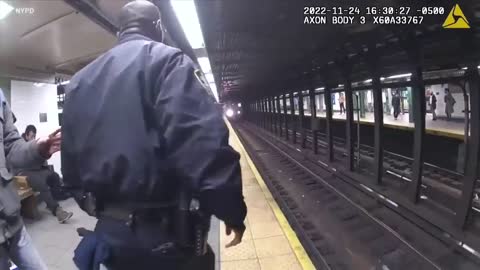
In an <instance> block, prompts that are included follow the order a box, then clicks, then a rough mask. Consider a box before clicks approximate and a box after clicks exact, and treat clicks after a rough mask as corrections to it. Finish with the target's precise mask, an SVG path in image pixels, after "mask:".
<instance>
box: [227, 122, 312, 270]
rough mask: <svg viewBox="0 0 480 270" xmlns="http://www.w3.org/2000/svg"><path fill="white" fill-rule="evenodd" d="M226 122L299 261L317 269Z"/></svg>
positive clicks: (309, 267) (310, 269)
mask: <svg viewBox="0 0 480 270" xmlns="http://www.w3.org/2000/svg"><path fill="white" fill-rule="evenodd" d="M225 122H226V123H227V126H228V128H229V129H230V134H231V135H233V137H234V138H235V140H237V142H238V145H239V146H240V148H241V151H242V154H243V155H244V156H245V158H246V159H247V163H248V166H249V167H250V169H251V170H252V172H253V175H254V176H255V179H256V180H257V182H258V185H259V186H260V188H261V189H262V192H263V194H264V195H265V198H266V199H267V201H268V204H269V205H270V208H271V209H272V211H273V213H274V214H275V217H276V218H277V221H278V223H279V224H280V227H281V228H282V231H283V233H284V234H285V236H286V237H287V239H288V242H289V243H290V246H291V247H292V249H293V252H294V253H295V256H296V257H297V260H298V262H299V263H300V265H301V266H302V269H304V270H315V266H314V265H313V263H312V261H311V260H310V257H309V256H308V254H307V252H306V251H305V249H304V248H303V245H302V244H301V243H300V240H299V239H298V237H297V234H296V233H295V232H294V231H293V229H292V227H291V226H290V224H289V223H288V220H287V218H286V217H285V215H284V214H283V212H282V210H281V209H280V207H279V206H278V204H277V202H276V201H275V199H273V196H272V194H271V193H270V190H269V189H268V187H267V185H266V184H265V181H264V180H263V178H262V176H261V175H260V173H259V172H258V170H257V167H256V166H255V164H254V163H253V161H252V159H251V158H250V156H249V154H248V153H247V151H246V150H245V147H244V146H243V144H242V142H241V141H240V139H239V138H238V135H237V133H236V132H235V130H234V129H233V128H232V126H231V124H230V123H229V122H228V121H225Z"/></svg>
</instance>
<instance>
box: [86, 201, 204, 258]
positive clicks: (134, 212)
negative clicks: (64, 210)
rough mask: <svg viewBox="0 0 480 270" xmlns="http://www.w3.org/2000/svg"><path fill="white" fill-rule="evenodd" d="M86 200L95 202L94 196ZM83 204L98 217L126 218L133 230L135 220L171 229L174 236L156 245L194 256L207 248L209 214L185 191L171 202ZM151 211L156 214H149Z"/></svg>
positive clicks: (163, 228)
mask: <svg viewBox="0 0 480 270" xmlns="http://www.w3.org/2000/svg"><path fill="white" fill-rule="evenodd" d="M89 200H90V201H93V202H96V200H95V199H93V198H92V199H89ZM86 201H87V200H85V202H86ZM85 208H90V210H89V211H91V212H92V213H95V214H96V216H97V218H99V219H101V218H103V217H108V218H112V219H115V220H119V221H122V222H125V225H127V226H128V227H130V228H131V229H132V230H135V229H136V225H137V223H138V222H156V223H157V222H158V224H159V228H158V229H159V231H160V230H162V231H163V232H165V231H170V232H169V234H170V235H174V236H175V237H174V241H173V243H171V244H168V245H165V246H163V245H162V246H161V247H157V248H155V249H169V248H178V249H179V250H182V251H183V252H185V253H187V254H193V255H194V256H203V255H205V254H206V252H207V251H208V249H207V240H208V239H207V238H208V231H209V229H210V216H206V215H204V214H203V212H202V211H201V209H200V203H199V201H198V200H196V199H193V198H192V197H191V196H189V195H188V193H187V192H180V193H179V196H178V201H175V202H171V203H121V204H118V203H107V202H102V206H101V208H98V207H92V205H90V206H88V204H85ZM152 212H153V213H156V215H151V213H152ZM156 251H157V250H156Z"/></svg>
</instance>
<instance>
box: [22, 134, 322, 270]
mask: <svg viewBox="0 0 480 270" xmlns="http://www.w3.org/2000/svg"><path fill="white" fill-rule="evenodd" d="M230 134H231V136H230V144H231V145H232V147H234V148H235V149H236V150H237V151H238V152H239V153H240V154H241V160H240V164H241V167H242V176H243V190H244V196H245V200H246V203H247V206H248V216H247V220H246V225H247V230H246V232H245V235H244V240H243V242H242V243H241V244H240V245H238V246H236V247H232V248H229V249H226V248H225V245H226V244H227V243H228V242H229V240H231V238H233V236H232V235H231V236H226V235H225V226H224V224H223V223H220V222H219V221H218V220H217V219H212V228H211V232H210V236H209V243H210V245H211V246H212V248H213V250H214V252H215V254H216V260H217V265H216V269H222V270H229V269H232V270H257V269H261V270H282V269H285V270H296V269H314V267H313V265H312V264H311V261H310V260H309V258H308V256H307V255H306V253H305V251H304V250H303V247H302V246H301V244H300V242H299V241H298V239H297V238H296V235H295V233H294V232H293V231H292V229H291V228H290V226H289V225H288V222H287V220H286V219H285V217H284V216H283V214H282V212H281V210H280V209H279V207H278V205H277V204H276V203H275V200H274V199H273V197H272V195H271V194H270V192H269V191H268V188H267V187H266V186H265V183H264V182H263V180H262V179H261V177H260V175H259V174H258V172H257V171H256V169H255V167H254V165H253V163H252V162H251V160H249V158H248V156H247V155H246V152H245V150H244V149H243V147H242V146H241V143H240V141H239V139H238V137H236V135H235V133H234V132H233V131H232V130H230ZM61 205H62V206H63V208H65V209H66V210H68V211H72V212H74V216H73V218H72V219H71V220H70V221H69V222H68V223H67V224H58V222H57V221H56V218H55V217H54V216H52V215H51V214H50V213H49V212H48V211H47V210H46V209H45V206H44V204H41V205H40V208H41V209H40V211H41V214H42V217H41V219H40V220H36V221H29V220H26V221H25V223H26V227H27V230H28V232H29V233H30V235H31V236H32V239H33V242H34V245H35V246H36V247H37V249H38V250H39V252H40V254H41V256H42V257H43V259H44V261H45V262H46V263H47V265H48V267H49V269H50V270H74V269H77V268H76V267H75V265H74V264H73V262H72V257H73V251H74V250H75V248H76V246H77V245H78V243H79V241H80V238H79V237H78V236H77V233H76V229H77V228H79V227H85V228H87V229H93V228H94V226H95V222H96V220H95V219H94V218H92V217H90V216H88V215H87V214H86V213H84V212H83V211H82V210H81V209H80V208H79V207H78V206H77V205H76V203H75V201H74V200H73V199H68V200H66V201H63V202H61Z"/></svg>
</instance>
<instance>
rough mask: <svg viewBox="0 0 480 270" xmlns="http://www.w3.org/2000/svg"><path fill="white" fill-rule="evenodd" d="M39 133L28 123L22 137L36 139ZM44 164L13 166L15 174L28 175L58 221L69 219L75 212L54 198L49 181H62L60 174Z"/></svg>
mask: <svg viewBox="0 0 480 270" xmlns="http://www.w3.org/2000/svg"><path fill="white" fill-rule="evenodd" d="M36 135H37V129H36V128H35V126H34V125H28V126H27V128H26V129H25V133H23V134H22V138H23V139H24V140H25V141H27V142H28V141H31V140H35V137H36ZM46 165H47V164H44V165H43V166H40V167H37V168H11V169H12V171H13V172H14V173H15V175H19V176H26V177H27V179H28V184H29V185H30V186H31V187H32V189H33V190H34V191H37V192H40V196H39V197H40V199H41V200H43V201H45V203H46V204H47V208H48V209H49V210H50V211H51V212H52V214H53V215H55V216H56V217H57V219H58V222H60V223H64V222H66V221H67V220H69V219H70V218H71V217H72V216H73V213H71V212H67V211H65V210H63V209H62V207H61V206H60V205H59V204H58V202H57V201H56V200H55V199H54V198H53V196H52V193H51V191H50V187H49V185H48V183H58V182H60V176H59V175H58V174H57V173H56V172H54V171H52V170H50V169H49V168H48V167H47V166H46Z"/></svg>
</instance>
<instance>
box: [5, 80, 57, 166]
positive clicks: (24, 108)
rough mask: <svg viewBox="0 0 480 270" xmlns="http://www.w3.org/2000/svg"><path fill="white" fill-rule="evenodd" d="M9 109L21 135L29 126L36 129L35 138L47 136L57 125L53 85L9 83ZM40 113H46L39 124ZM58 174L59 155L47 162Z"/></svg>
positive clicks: (21, 82) (55, 90)
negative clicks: (44, 119) (15, 119)
mask: <svg viewBox="0 0 480 270" xmlns="http://www.w3.org/2000/svg"><path fill="white" fill-rule="evenodd" d="M11 107H12V111H13V112H14V113H15V116H16V117H17V123H16V126H17V128H18V131H19V132H20V134H21V133H23V132H24V131H25V127H26V126H27V125H29V124H33V125H35V127H37V138H38V137H40V136H48V135H49V134H50V133H51V132H53V131H54V130H55V129H57V128H59V125H58V107H57V87H56V85H54V84H43V85H41V86H35V85H34V83H32V82H25V81H15V80H12V83H11ZM40 113H47V122H44V123H40V116H39V114H40ZM48 163H49V164H51V165H53V166H54V168H55V171H56V172H58V173H60V169H61V168H60V153H56V154H55V155H54V156H53V157H52V158H51V159H50V160H49V162H48Z"/></svg>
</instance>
